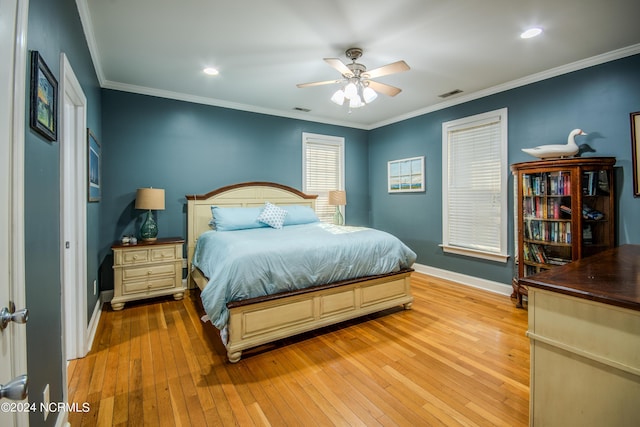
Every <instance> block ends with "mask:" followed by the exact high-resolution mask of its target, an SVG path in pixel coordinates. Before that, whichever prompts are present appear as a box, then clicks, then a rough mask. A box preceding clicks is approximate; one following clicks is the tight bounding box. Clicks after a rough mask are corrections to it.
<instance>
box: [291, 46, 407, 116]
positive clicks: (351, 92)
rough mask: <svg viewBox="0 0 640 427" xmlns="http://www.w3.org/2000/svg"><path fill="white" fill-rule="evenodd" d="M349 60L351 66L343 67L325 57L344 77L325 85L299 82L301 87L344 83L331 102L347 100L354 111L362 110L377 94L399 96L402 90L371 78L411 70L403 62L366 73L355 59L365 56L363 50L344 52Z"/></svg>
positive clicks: (337, 61)
mask: <svg viewBox="0 0 640 427" xmlns="http://www.w3.org/2000/svg"><path fill="white" fill-rule="evenodd" d="M345 55H346V56H347V58H349V59H351V60H352V63H351V64H344V63H343V62H342V61H341V60H339V59H338V58H324V60H325V62H326V63H327V64H329V65H330V66H332V67H333V68H335V69H336V70H338V72H339V73H340V74H342V78H341V79H336V80H325V81H322V82H311V83H300V84H298V85H297V86H298V87H300V88H303V87H311V86H320V85H327V84H334V83H344V84H345V86H344V87H343V88H342V89H338V90H337V91H336V92H335V93H334V94H333V96H332V97H331V100H332V101H333V102H335V103H336V104H338V105H342V104H343V103H344V100H345V99H348V100H349V106H350V107H351V108H359V107H362V106H364V105H366V104H369V103H371V102H372V101H373V100H374V99H376V97H377V96H378V94H377V92H380V93H383V94H385V95H388V96H396V95H397V94H399V93H400V92H401V91H402V89H399V88H397V87H394V86H391V85H388V84H385V83H380V82H377V81H374V80H372V79H375V78H378V77H382V76H388V75H389V74H395V73H401V72H403V71H407V70H409V66H408V65H407V63H406V62H404V61H397V62H393V63H391V64H387V65H383V66H382V67H378V68H374V69H373V70H369V71H367V67H365V66H364V65H362V64H358V63H357V62H356V60H358V58H360V57H361V56H362V49H360V48H357V47H352V48H350V49H347V51H346V52H345Z"/></svg>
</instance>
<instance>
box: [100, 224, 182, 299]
mask: <svg viewBox="0 0 640 427" xmlns="http://www.w3.org/2000/svg"><path fill="white" fill-rule="evenodd" d="M183 245H184V240H182V239H180V238H177V237H173V238H165V239H158V240H155V241H153V242H138V243H137V244H134V245H131V244H122V243H115V244H114V245H113V246H111V249H112V250H113V275H114V283H113V299H112V300H111V307H112V308H113V309H114V310H122V308H123V307H124V304H125V302H127V301H134V300H139V299H144V298H152V297H158V296H163V295H173V298H174V299H176V300H180V299H182V298H183V297H184V292H185V289H186V288H185V287H184V286H183V285H182V251H183V249H182V247H183Z"/></svg>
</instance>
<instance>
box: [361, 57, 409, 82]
mask: <svg viewBox="0 0 640 427" xmlns="http://www.w3.org/2000/svg"><path fill="white" fill-rule="evenodd" d="M407 70H409V66H408V65H407V63H406V62H404V61H398V62H394V63H392V64H387V65H383V66H382V67H378V68H374V69H373V70H368V71H365V72H364V73H362V74H363V75H364V76H365V77H366V78H368V79H375V78H377V77H382V76H388V75H389V74H395V73H401V72H403V71H407Z"/></svg>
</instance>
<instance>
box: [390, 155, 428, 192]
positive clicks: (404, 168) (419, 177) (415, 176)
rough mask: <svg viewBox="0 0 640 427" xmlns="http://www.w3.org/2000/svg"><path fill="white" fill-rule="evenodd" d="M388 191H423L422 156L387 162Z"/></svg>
mask: <svg viewBox="0 0 640 427" xmlns="http://www.w3.org/2000/svg"><path fill="white" fill-rule="evenodd" d="M387 174H388V179H387V182H388V191H389V193H408V192H418V191H425V185H424V156H420V157H411V158H408V159H400V160H391V161H389V162H387Z"/></svg>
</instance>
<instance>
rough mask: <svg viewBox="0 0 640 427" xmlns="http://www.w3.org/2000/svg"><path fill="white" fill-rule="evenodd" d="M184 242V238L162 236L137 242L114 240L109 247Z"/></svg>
mask: <svg viewBox="0 0 640 427" xmlns="http://www.w3.org/2000/svg"><path fill="white" fill-rule="evenodd" d="M182 243H184V239H183V238H181V237H164V238H158V239H156V240H153V241H144V240H138V243H134V244H131V243H122V242H120V241H116V242H115V243H114V244H113V245H111V249H122V248H136V247H141V248H144V247H148V246H158V245H175V244H182Z"/></svg>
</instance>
